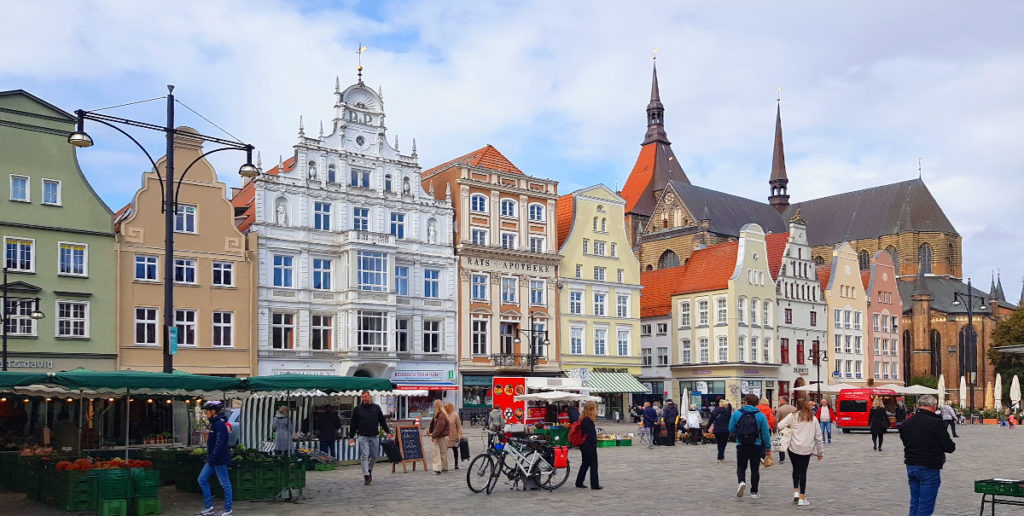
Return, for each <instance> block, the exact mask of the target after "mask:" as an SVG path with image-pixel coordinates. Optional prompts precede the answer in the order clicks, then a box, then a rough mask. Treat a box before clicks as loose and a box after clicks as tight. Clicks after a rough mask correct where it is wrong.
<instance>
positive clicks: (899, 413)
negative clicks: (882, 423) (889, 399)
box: [896, 400, 907, 428]
mask: <svg viewBox="0 0 1024 516" xmlns="http://www.w3.org/2000/svg"><path fill="white" fill-rule="evenodd" d="M904 419H907V406H906V405H904V404H903V400H900V401H898V402H896V428H899V427H900V425H902V424H903V420H904Z"/></svg>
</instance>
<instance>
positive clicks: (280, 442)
mask: <svg viewBox="0 0 1024 516" xmlns="http://www.w3.org/2000/svg"><path fill="white" fill-rule="evenodd" d="M294 435H295V425H294V424H293V423H292V420H291V418H289V417H288V405H281V406H280V407H278V408H277V413H276V414H274V455H289V454H290V452H291V449H292V447H293V446H294V445H295V444H294V443H295V441H293V440H292V436H294Z"/></svg>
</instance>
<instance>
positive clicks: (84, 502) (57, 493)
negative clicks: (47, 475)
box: [43, 471, 96, 511]
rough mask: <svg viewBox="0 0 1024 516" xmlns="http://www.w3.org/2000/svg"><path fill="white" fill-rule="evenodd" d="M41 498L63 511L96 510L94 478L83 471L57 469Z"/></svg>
mask: <svg viewBox="0 0 1024 516" xmlns="http://www.w3.org/2000/svg"><path fill="white" fill-rule="evenodd" d="M55 473H56V474H55V476H54V481H53V482H52V483H51V484H50V485H49V487H48V488H47V489H46V490H45V492H44V493H43V500H44V501H45V502H46V503H48V504H49V505H52V506H54V507H57V508H60V509H63V510H65V511H91V510H96V478H95V477H90V476H89V474H88V472H85V471H57V472H55Z"/></svg>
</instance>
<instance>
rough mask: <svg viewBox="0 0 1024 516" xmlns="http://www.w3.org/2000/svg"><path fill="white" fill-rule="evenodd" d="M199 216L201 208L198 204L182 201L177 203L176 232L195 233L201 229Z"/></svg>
mask: <svg viewBox="0 0 1024 516" xmlns="http://www.w3.org/2000/svg"><path fill="white" fill-rule="evenodd" d="M198 217H199V208H198V207H197V206H196V205H194V204H180V203H179V204H177V205H175V207H174V232H175V233H185V234H188V235H195V234H196V233H197V232H198V231H199V223H198V220H197V219H198ZM190 222H191V224H190Z"/></svg>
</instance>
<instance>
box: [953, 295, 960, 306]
mask: <svg viewBox="0 0 1024 516" xmlns="http://www.w3.org/2000/svg"><path fill="white" fill-rule="evenodd" d="M953 306H960V298H958V297H956V296H953Z"/></svg>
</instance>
